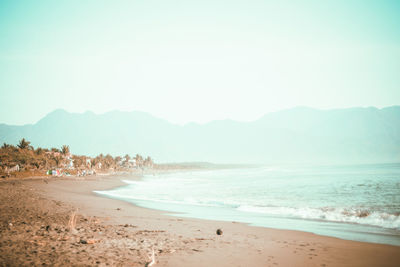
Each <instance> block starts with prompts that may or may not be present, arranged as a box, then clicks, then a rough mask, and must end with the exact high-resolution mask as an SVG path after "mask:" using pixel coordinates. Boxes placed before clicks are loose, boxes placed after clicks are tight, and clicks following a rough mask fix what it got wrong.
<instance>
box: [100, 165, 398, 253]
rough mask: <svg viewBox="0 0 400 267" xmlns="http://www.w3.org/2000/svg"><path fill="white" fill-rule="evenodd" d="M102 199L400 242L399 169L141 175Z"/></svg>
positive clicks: (176, 212) (180, 213)
mask: <svg viewBox="0 0 400 267" xmlns="http://www.w3.org/2000/svg"><path fill="white" fill-rule="evenodd" d="M125 182H126V186H123V187H119V188H115V189H113V190H109V191H97V193H99V194H101V195H105V196H108V197H112V198H117V199H121V200H125V201H128V202H131V203H134V204H136V205H139V206H142V207H146V208H152V209H159V210H164V211H168V212H169V214H172V215H178V216H181V217H182V216H184V217H193V218H201V219H210V220H222V221H235V222H244V223H249V224H251V225H254V226H263V227H272V228H279V229H291V230H300V231H307V232H313V233H316V234H320V235H327V236H334V237H339V238H343V239H349V240H357V241H365V242H375V243H385V244H392V245H400V164H376V165H346V166H290V167H289V166H286V167H283V166H264V167H253V168H242V169H239V168H233V169H223V170H207V171H193V172H177V173H169V174H157V175H145V176H144V178H143V179H141V180H140V181H130V180H125Z"/></svg>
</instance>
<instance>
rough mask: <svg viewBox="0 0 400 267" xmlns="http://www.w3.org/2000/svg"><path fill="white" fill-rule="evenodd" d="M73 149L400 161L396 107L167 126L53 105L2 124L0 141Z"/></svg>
mask: <svg viewBox="0 0 400 267" xmlns="http://www.w3.org/2000/svg"><path fill="white" fill-rule="evenodd" d="M22 138H26V139H27V140H29V141H31V144H32V145H33V146H35V147H37V146H41V147H57V148H59V147H61V146H62V145H64V144H67V145H69V146H70V148H71V151H72V153H74V154H85V155H92V156H94V155H97V154H100V153H103V154H107V153H109V154H111V155H125V154H130V155H134V154H136V153H139V154H142V155H150V156H151V157H152V158H153V159H155V161H156V162H189V161H207V162H215V163H258V164H259V163H305V162H307V163H312V162H316V163H373V162H376V163H380V162H399V161H400V106H392V107H386V108H382V109H378V108H375V107H369V108H361V107H360V108H349V109H333V110H317V109H312V108H307V107H297V108H293V109H288V110H283V111H278V112H273V113H269V114H266V115H265V116H263V117H262V118H260V119H258V120H255V121H252V122H239V121H233V120H219V121H212V122H209V123H206V124H197V123H188V124H186V125H183V126H182V125H177V124H172V123H170V122H168V121H166V120H163V119H160V118H156V117H154V116H152V115H150V114H148V113H144V112H138V111H134V112H121V111H111V112H107V113H104V114H94V113H93V112H85V113H70V112H67V111H65V110H61V109H58V110H55V111H53V112H51V113H49V114H48V115H46V116H45V117H44V118H43V119H41V120H40V121H38V122H37V123H35V124H28V125H22V126H15V125H6V124H0V142H1V143H3V142H5V143H9V144H16V143H17V142H18V141H19V140H20V139H22Z"/></svg>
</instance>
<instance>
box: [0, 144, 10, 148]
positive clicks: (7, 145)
mask: <svg viewBox="0 0 400 267" xmlns="http://www.w3.org/2000/svg"><path fill="white" fill-rule="evenodd" d="M8 147H10V145H9V144H6V143H3V146H2V147H1V148H8Z"/></svg>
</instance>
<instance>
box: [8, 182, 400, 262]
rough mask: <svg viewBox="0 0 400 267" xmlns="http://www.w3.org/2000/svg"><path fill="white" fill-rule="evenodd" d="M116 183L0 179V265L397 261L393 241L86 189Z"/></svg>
mask: <svg viewBox="0 0 400 267" xmlns="http://www.w3.org/2000/svg"><path fill="white" fill-rule="evenodd" d="M130 179H132V177H130ZM122 185H123V183H122V182H121V176H93V177H85V178H82V177H68V178H35V179H24V180H2V181H1V182H0V199H1V201H0V212H1V214H2V216H1V224H0V266H32V265H34V266H39V265H40V266H46V265H47V266H48V265H50V266H96V265H97V266H399V265H400V247H398V246H390V245H382V244H373V243H363V242H356V241H348V240H341V239H337V238H333V237H325V236H319V235H315V234H312V233H306V232H298V231H290V230H276V229H269V228H262V227H252V226H248V225H245V224H242V223H236V222H218V221H206V220H198V219H190V218H179V217H175V216H174V217H173V216H168V215H166V214H165V213H164V212H161V211H156V210H149V209H144V208H141V207H137V206H134V205H132V204H130V203H126V202H123V201H119V200H114V199H108V198H104V197H100V196H98V195H96V194H95V193H93V191H94V190H105V189H110V188H114V187H117V186H122ZM73 215H76V216H75V217H76V225H73V227H71V218H72V221H73V222H74V220H73V219H74V217H73ZM69 222H70V224H69ZM219 228H220V229H222V230H223V234H222V235H216V230H217V229H219ZM152 255H154V257H152Z"/></svg>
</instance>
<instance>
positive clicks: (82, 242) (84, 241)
mask: <svg viewBox="0 0 400 267" xmlns="http://www.w3.org/2000/svg"><path fill="white" fill-rule="evenodd" d="M79 242H80V243H81V244H87V241H86V240H85V239H81V240H80V241H79Z"/></svg>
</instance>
